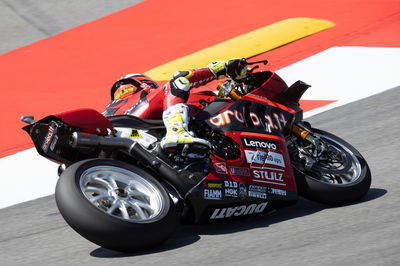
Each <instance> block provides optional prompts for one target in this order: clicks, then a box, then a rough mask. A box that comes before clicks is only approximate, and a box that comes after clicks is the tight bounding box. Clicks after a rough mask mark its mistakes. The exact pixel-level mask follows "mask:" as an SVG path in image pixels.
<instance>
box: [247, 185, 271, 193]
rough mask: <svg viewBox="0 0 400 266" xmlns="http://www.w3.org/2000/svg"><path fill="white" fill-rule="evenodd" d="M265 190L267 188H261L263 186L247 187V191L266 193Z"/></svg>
mask: <svg viewBox="0 0 400 266" xmlns="http://www.w3.org/2000/svg"><path fill="white" fill-rule="evenodd" d="M267 189H268V188H267V187H263V186H257V185H249V191H254V192H261V193H266V192H267Z"/></svg>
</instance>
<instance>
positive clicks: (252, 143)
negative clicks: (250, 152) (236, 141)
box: [242, 138, 278, 150]
mask: <svg viewBox="0 0 400 266" xmlns="http://www.w3.org/2000/svg"><path fill="white" fill-rule="evenodd" d="M242 143H243V146H244V147H246V148H254V149H257V148H260V149H267V150H278V142H276V141H273V140H265V139H253V138H242Z"/></svg>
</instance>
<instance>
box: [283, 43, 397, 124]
mask: <svg viewBox="0 0 400 266" xmlns="http://www.w3.org/2000/svg"><path fill="white" fill-rule="evenodd" d="M399 62H400V48H380V47H332V48H329V49H327V50H325V51H323V52H321V53H318V54H316V55H313V56H311V57H309V58H306V59H304V60H302V61H299V62H297V63H295V64H292V65H290V66H288V67H285V68H283V69H281V70H279V71H277V73H278V74H279V75H280V76H281V77H282V78H283V80H285V81H286V82H287V84H288V85H291V84H293V83H294V82H296V81H297V80H302V81H304V82H306V83H308V84H310V85H311V86H312V87H311V88H309V89H308V90H307V92H306V93H305V94H304V96H303V98H302V99H305V100H336V101H337V102H335V103H332V104H329V105H327V106H324V107H322V108H318V109H315V110H312V111H310V112H307V113H305V117H310V116H312V115H315V114H317V113H320V112H322V111H326V110H329V109H332V108H335V107H338V106H341V105H344V104H347V103H350V102H354V101H357V100H360V99H363V98H366V97H369V96H372V95H374V94H377V93H380V92H383V91H385V90H388V89H392V88H394V87H397V86H399V85H400V67H399Z"/></svg>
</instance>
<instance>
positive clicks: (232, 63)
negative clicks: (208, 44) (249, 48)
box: [225, 58, 247, 80]
mask: <svg viewBox="0 0 400 266" xmlns="http://www.w3.org/2000/svg"><path fill="white" fill-rule="evenodd" d="M246 65H247V64H246V60H245V59H244V58H243V59H239V58H233V59H231V60H229V61H228V62H226V63H225V71H226V76H228V77H230V78H231V79H235V80H237V79H242V78H244V77H245V76H246V73H247V67H246Z"/></svg>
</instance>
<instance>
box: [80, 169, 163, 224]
mask: <svg viewBox="0 0 400 266" xmlns="http://www.w3.org/2000/svg"><path fill="white" fill-rule="evenodd" d="M80 189H81V191H82V193H83V195H85V197H86V198H87V200H88V201H89V202H90V203H91V204H93V205H94V206H96V207H97V208H98V209H100V210H101V211H103V212H104V213H106V214H108V215H111V216H113V217H116V218H119V219H123V220H126V221H129V222H135V223H141V222H149V221H156V220H159V219H161V218H162V217H163V215H162V214H163V213H165V212H164V210H165V209H166V208H168V207H169V206H168V204H169V202H164V201H163V196H162V194H161V191H160V190H159V189H158V188H157V187H156V186H155V185H154V184H152V183H150V182H149V181H147V180H146V179H145V178H143V177H141V176H140V175H138V174H136V173H134V172H131V171H128V170H126V169H124V168H120V167H115V166H95V167H91V168H89V169H87V170H85V171H84V172H83V173H82V174H81V176H80ZM164 215H165V214H164Z"/></svg>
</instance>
